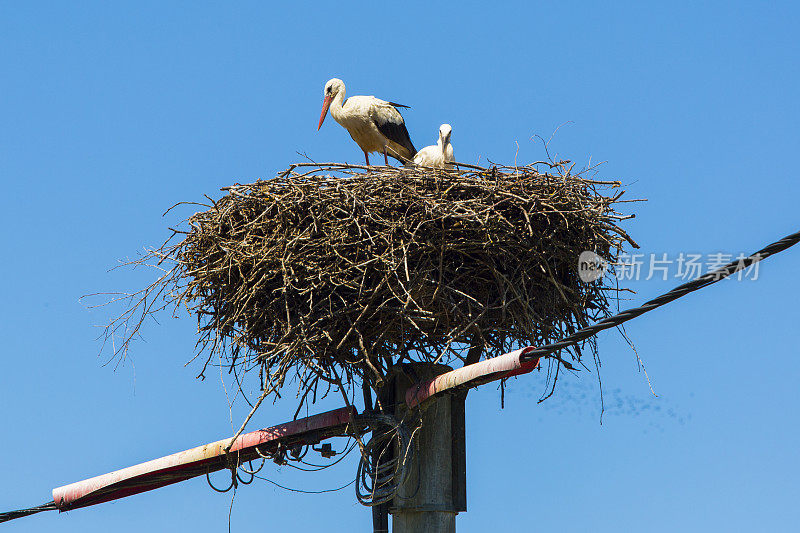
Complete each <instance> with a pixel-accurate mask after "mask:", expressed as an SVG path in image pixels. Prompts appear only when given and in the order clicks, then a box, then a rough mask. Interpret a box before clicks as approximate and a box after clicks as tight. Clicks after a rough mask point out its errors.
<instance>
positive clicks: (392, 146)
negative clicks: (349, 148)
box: [317, 78, 417, 166]
mask: <svg viewBox="0 0 800 533" xmlns="http://www.w3.org/2000/svg"><path fill="white" fill-rule="evenodd" d="M323 96H324V99H323V101H322V114H321V115H320V117H319V126H318V127H317V130H319V129H320V128H321V127H322V123H323V122H324V121H325V116H326V115H327V113H328V108H330V111H331V116H333V119H334V120H335V121H336V122H338V123H339V124H340V125H341V126H342V127H344V129H346V130H347V132H348V133H349V134H350V137H352V138H353V140H354V141H355V142H356V144H358V146H359V147H360V148H361V150H363V152H364V158H365V159H366V161H367V165H368V166H369V153H370V152H380V153H382V154H383V158H384V161H386V165H387V166H388V165H389V159H388V157H387V156H391V157H393V158H394V159H397V160H398V161H400V162H401V163H406V162H408V161H410V160H411V159H412V158H413V157H414V154H416V153H417V150H416V149H415V148H414V145H413V144H412V143H411V139H410V138H409V136H408V130H407V129H406V124H405V122H404V121H403V117H402V116H401V115H400V112H399V111H398V110H397V108H398V107H408V106H404V105H400V104H395V103H394V102H387V101H385V100H381V99H380V98H375V97H374V96H351V97H350V98H348V99H347V100H345V98H344V96H345V87H344V82H343V81H342V80H340V79H338V78H333V79H332V80H329V81H328V83H326V84H325V90H324V93H323Z"/></svg>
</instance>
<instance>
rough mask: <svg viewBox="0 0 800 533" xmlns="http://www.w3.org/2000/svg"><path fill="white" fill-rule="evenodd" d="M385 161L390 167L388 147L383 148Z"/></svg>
mask: <svg viewBox="0 0 800 533" xmlns="http://www.w3.org/2000/svg"><path fill="white" fill-rule="evenodd" d="M383 160H384V161H386V166H387V167H388V166H389V156H387V155H386V146H384V147H383Z"/></svg>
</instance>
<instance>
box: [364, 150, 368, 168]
mask: <svg viewBox="0 0 800 533" xmlns="http://www.w3.org/2000/svg"><path fill="white" fill-rule="evenodd" d="M364 159H366V160H367V166H369V152H364Z"/></svg>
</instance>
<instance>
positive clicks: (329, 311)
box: [124, 163, 635, 403]
mask: <svg viewBox="0 0 800 533" xmlns="http://www.w3.org/2000/svg"><path fill="white" fill-rule="evenodd" d="M551 166H555V172H556V174H552V173H540V172H538V171H537V170H536V167H535V166H533V165H529V166H525V167H492V168H491V169H480V168H478V167H471V168H469V169H466V170H463V169H462V170H454V169H449V170H432V169H422V168H413V169H411V168H392V167H368V168H367V167H358V166H350V165H335V164H330V165H311V164H305V165H293V166H292V167H291V168H290V169H289V170H287V171H284V172H282V173H281V174H279V175H278V176H277V177H276V178H274V179H270V180H266V181H258V182H256V183H253V184H248V185H235V186H232V187H227V188H226V189H224V190H225V191H226V192H227V194H226V195H225V196H223V197H222V198H221V199H220V200H218V201H215V202H214V203H213V206H210V208H209V209H208V210H206V211H202V212H198V213H196V214H194V215H192V216H191V217H190V218H189V219H188V226H189V229H188V232H178V233H177V234H178V235H181V236H182V237H183V240H182V241H181V242H179V243H178V244H168V245H165V246H163V247H162V248H160V249H158V250H154V251H153V252H151V254H150V255H149V256H148V257H145V258H143V259H142V260H141V262H146V261H152V260H153V259H158V260H159V261H160V262H162V261H164V260H170V261H174V265H175V266H174V268H173V269H172V270H169V271H168V272H167V274H166V275H165V276H163V277H162V278H160V279H159V281H158V282H156V283H155V284H154V285H152V286H151V287H150V288H148V289H147V290H148V291H150V292H149V294H150V295H152V294H156V293H158V294H161V295H164V296H163V298H165V299H166V300H165V301H167V302H169V303H173V304H176V305H179V304H182V305H185V306H186V307H187V309H188V310H189V312H190V313H192V314H194V315H195V316H196V317H197V319H198V323H199V331H200V341H199V346H200V349H201V350H200V351H201V352H203V350H204V349H205V352H204V353H205V354H206V355H207V356H208V359H207V363H206V364H208V361H210V360H211V358H212V356H214V354H221V355H223V356H224V357H226V358H227V359H226V362H227V364H229V365H230V367H231V369H235V370H237V372H238V371H245V372H250V371H257V372H259V373H260V375H261V378H262V381H261V383H262V390H263V391H266V392H265V393H264V394H269V393H276V394H278V391H279V389H280V388H281V387H282V386H283V385H284V384H285V383H286V382H287V379H288V380H292V379H298V381H299V385H300V395H301V396H302V399H301V403H302V401H305V400H306V399H312V400H313V398H315V397H316V395H317V386H318V384H319V383H326V382H327V383H328V384H329V385H333V386H334V387H337V386H338V385H339V384H340V383H341V381H340V380H344V381H346V382H351V383H352V382H353V380H354V378H355V379H356V380H357V381H362V382H366V383H368V384H369V385H370V386H371V387H372V388H374V389H376V390H378V389H380V387H381V386H382V383H383V381H384V378H385V377H386V376H387V375H388V373H389V372H390V369H391V368H392V367H393V366H394V365H397V364H399V363H402V362H405V361H441V362H445V363H451V364H452V363H453V362H454V361H457V360H459V359H460V360H461V361H464V360H465V359H466V358H467V353H468V351H469V348H470V347H473V350H472V352H471V353H472V354H473V355H472V356H471V359H473V361H468V362H474V359H475V355H477V354H482V355H483V356H484V357H492V356H495V355H499V354H501V353H504V352H506V351H508V350H510V349H513V348H514V347H516V346H520V345H541V344H544V343H547V342H550V341H554V340H557V339H559V338H561V337H562V336H564V335H567V334H569V333H571V332H573V331H575V330H576V329H578V328H581V327H584V326H586V325H587V324H589V323H590V322H591V321H593V320H596V319H598V318H601V317H603V316H605V315H606V314H607V313H608V308H609V301H610V300H609V294H610V291H613V290H614V289H612V288H611V287H608V286H607V285H606V284H605V283H604V282H603V281H602V279H601V280H598V281H597V282H595V283H589V284H587V283H584V282H582V281H580V279H579V277H578V272H577V261H578V256H579V254H580V253H581V252H582V251H584V250H593V251H595V252H597V253H598V254H599V255H601V256H603V257H605V258H606V259H608V260H610V261H612V262H613V261H614V260H615V259H616V258H617V256H618V254H619V252H620V251H621V250H622V246H623V244H624V242H625V241H627V242H629V243H630V244H632V245H633V246H635V243H633V241H631V240H630V238H629V237H628V236H627V234H626V233H625V232H624V231H623V230H621V229H620V228H619V227H618V226H617V225H616V223H617V222H618V221H619V220H621V219H623V218H625V217H621V216H620V215H619V214H618V213H616V212H615V210H614V208H613V206H614V204H615V202H617V201H619V197H620V196H621V193H617V194H615V195H613V196H605V195H603V194H602V193H601V191H604V190H608V189H611V188H612V187H616V186H617V185H618V183H614V182H601V181H594V180H591V179H585V178H583V177H582V175H581V174H578V175H572V174H570V171H569V169H571V168H572V167H568V166H567V165H566V164H562V163H559V164H556V165H551ZM559 171H560V173H559ZM551 172H552V171H551ZM615 192H616V191H615ZM144 296H147V293H144ZM141 301H142V300H141V299H140V300H139V302H141ZM144 301H147V298H144ZM134 307H135V306H134ZM145 314H146V313H145ZM132 316H134V315H132V314H130V315H128V317H129V318H130V317H132ZM137 316H138V315H137ZM474 347H478V348H477V349H476V348H474ZM124 348H125V349H127V345H125V346H124ZM575 356H576V354H573V357H575Z"/></svg>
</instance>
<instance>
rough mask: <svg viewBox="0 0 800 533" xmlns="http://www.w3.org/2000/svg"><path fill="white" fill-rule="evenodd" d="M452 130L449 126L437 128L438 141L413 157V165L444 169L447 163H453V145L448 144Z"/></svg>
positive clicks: (444, 125)
mask: <svg viewBox="0 0 800 533" xmlns="http://www.w3.org/2000/svg"><path fill="white" fill-rule="evenodd" d="M452 133H453V128H451V127H450V124H442V125H441V126H439V140H438V141H436V144H434V145H431V146H426V147H425V148H423V149H422V150H420V151H419V152H417V155H415V156H414V164H415V165H421V166H426V167H435V168H444V167H445V165H446V164H447V163H451V162H453V161H455V158H454V157H453V145H452V144H450V135H452Z"/></svg>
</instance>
